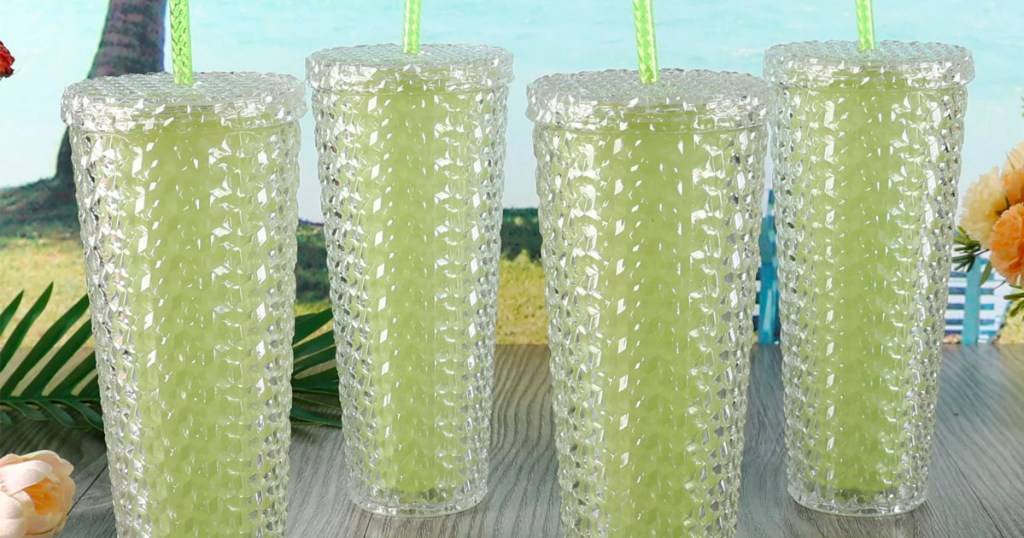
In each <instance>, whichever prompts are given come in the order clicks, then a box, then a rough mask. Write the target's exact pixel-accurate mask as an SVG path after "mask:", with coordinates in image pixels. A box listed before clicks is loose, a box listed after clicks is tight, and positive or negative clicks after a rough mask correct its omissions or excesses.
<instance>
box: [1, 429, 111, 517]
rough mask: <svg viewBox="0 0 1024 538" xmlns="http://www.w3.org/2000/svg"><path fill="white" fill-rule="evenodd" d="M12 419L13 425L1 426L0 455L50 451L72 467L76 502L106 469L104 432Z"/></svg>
mask: <svg viewBox="0 0 1024 538" xmlns="http://www.w3.org/2000/svg"><path fill="white" fill-rule="evenodd" d="M10 414H11V415H12V416H15V417H16V418H15V421H14V424H13V425H9V426H0V455H2V454H9V453H14V454H26V453H28V452H35V451H36V450H52V451H54V452H56V453H58V454H60V456H61V457H62V458H64V459H66V460H68V461H69V462H71V464H72V465H74V466H75V470H74V472H72V473H71V478H72V479H73V480H74V481H75V486H76V489H75V497H74V498H75V502H76V503H77V502H78V501H79V500H80V499H81V498H82V497H83V496H84V494H85V493H86V491H88V490H89V488H90V487H91V486H92V485H93V483H94V482H95V481H96V480H97V479H98V478H99V477H100V475H101V474H104V471H105V470H106V467H107V458H106V456H105V455H104V454H105V453H106V445H104V444H103V433H102V432H98V431H93V430H89V431H82V430H72V429H68V428H66V427H63V426H59V425H57V424H55V423H52V422H35V421H31V420H26V419H24V418H17V413H10Z"/></svg>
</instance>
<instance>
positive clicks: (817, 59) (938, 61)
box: [764, 41, 974, 90]
mask: <svg viewBox="0 0 1024 538" xmlns="http://www.w3.org/2000/svg"><path fill="white" fill-rule="evenodd" d="M764 77H765V78H766V79H768V80H769V81H771V82H774V83H777V84H781V85H785V86H797V87H804V88H827V87H830V88H837V89H839V88H842V89H865V90H886V89H900V88H914V89H941V88H952V87H957V86H963V85H965V84H967V83H968V82H970V81H971V79H973V78H974V59H973V58H972V57H971V52H970V51H969V50H967V49H965V48H964V47H961V46H958V45H947V44H944V43H921V42H917V41H911V42H907V41H882V42H880V43H879V44H878V45H877V46H876V47H875V48H874V49H872V50H869V51H861V50H860V47H859V46H858V45H857V43H856V42H855V41H804V42H800V43H789V44H786V45H775V46H774V47H772V48H770V49H768V51H767V52H766V53H765V56H764Z"/></svg>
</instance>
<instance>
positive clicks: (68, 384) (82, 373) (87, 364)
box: [53, 351, 99, 397]
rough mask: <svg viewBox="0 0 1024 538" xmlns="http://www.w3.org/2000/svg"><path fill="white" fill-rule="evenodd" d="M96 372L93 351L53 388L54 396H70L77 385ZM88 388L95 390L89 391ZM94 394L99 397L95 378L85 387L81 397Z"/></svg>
mask: <svg viewBox="0 0 1024 538" xmlns="http://www.w3.org/2000/svg"><path fill="white" fill-rule="evenodd" d="M95 371H96V352H95V351H93V352H92V353H90V354H89V355H88V356H87V357H86V358H84V359H82V362H81V363H79V365H78V366H76V367H75V369H74V370H72V371H71V373H70V374H68V375H67V377H65V378H64V381H61V382H60V384H59V385H57V386H56V387H54V388H53V393H54V394H71V391H73V390H75V387H77V386H78V385H79V383H81V382H82V381H85V378H87V377H89V375H91V374H92V373H93V372H95ZM90 388H95V390H94V391H92V392H91V391H90V390H89V389H90ZM92 394H95V395H96V396H97V397H98V396H99V385H98V384H97V381H96V378H93V380H92V383H90V384H89V385H88V386H86V387H85V388H84V389H82V391H81V396H90V395H92Z"/></svg>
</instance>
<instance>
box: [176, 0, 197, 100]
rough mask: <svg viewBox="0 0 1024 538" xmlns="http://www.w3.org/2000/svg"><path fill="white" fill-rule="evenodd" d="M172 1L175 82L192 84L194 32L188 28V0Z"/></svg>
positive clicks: (185, 84) (183, 84) (186, 84)
mask: <svg viewBox="0 0 1024 538" xmlns="http://www.w3.org/2000/svg"><path fill="white" fill-rule="evenodd" d="M170 1H171V8H170V10H171V11H170V13H171V54H172V56H173V60H172V61H171V65H172V66H173V68H174V83H175V84H179V85H182V86H191V85H192V82H193V77H192V32H190V31H189V28H188V0H170Z"/></svg>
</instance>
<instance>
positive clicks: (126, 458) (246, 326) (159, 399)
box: [64, 74, 304, 537]
mask: <svg viewBox="0 0 1024 538" xmlns="http://www.w3.org/2000/svg"><path fill="white" fill-rule="evenodd" d="M196 86H197V87H198V88H200V89H199V90H197V89H195V88H193V89H189V90H183V91H185V92H188V93H189V96H188V98H187V100H186V106H180V105H182V101H181V100H179V99H177V97H176V95H177V94H176V93H175V89H174V86H173V82H171V80H170V77H169V75H164V74H161V75H146V76H129V77H119V78H103V79H97V80H93V81H87V82H83V83H80V84H77V85H74V86H71V87H70V88H69V89H68V90H67V92H66V94H65V98H64V113H65V119H66V120H67V121H68V122H69V123H70V124H71V130H70V135H71V146H72V150H73V155H74V166H75V180H76V185H77V196H78V205H79V218H80V222H81V225H82V242H83V245H84V249H85V258H86V268H87V275H88V288H89V298H90V300H91V302H92V320H93V334H94V336H95V340H96V358H97V365H98V369H99V382H100V388H101V397H102V404H103V418H104V427H105V430H106V441H107V447H108V451H107V457H108V460H109V465H110V477H111V482H112V494H113V499H114V512H115V515H116V518H117V529H118V535H119V536H123V537H134V536H139V537H143V536H145V537H166V536H203V537H227V536H232V537H242V536H246V537H250V536H251V537H257V536H266V537H271V536H283V535H284V526H285V516H286V501H287V499H286V491H287V477H288V446H289V439H290V426H289V422H288V414H289V410H290V408H291V385H290V377H291V369H292V351H291V338H292V334H293V332H294V298H295V277H294V266H295V253H296V244H295V227H296V223H297V207H296V189H297V187H298V177H299V176H298V160H297V157H298V151H299V128H298V122H297V119H298V117H299V116H301V115H302V112H303V110H304V107H303V105H302V103H301V98H302V94H303V92H302V85H301V83H300V82H299V81H298V80H295V79H293V78H290V77H279V78H278V77H275V76H272V75H268V76H263V75H252V74H200V75H199V76H198V77H197V85H196ZM218 88H219V89H218ZM225 88H227V89H229V92H230V93H231V94H232V95H233V96H234V97H233V98H235V99H239V100H243V101H244V100H245V99H247V98H249V97H252V96H249V97H246V94H245V88H250V89H251V90H252V91H253V92H256V93H259V94H260V95H259V96H256V97H254V99H257V100H262V101H261V102H262V103H263V104H262V106H263V107H264V109H263V114H260V115H255V114H254V115H253V116H251V117H249V118H240V117H238V116H230V115H229V116H218V115H217V114H216V113H215V112H214V111H213V108H215V107H216V106H217V105H218V104H220V103H222V101H221V99H223V98H224V97H225V95H224V93H222V91H221V90H224V89H225ZM149 89H156V90H157V93H158V92H159V91H164V92H166V96H167V98H166V99H161V98H159V97H155V96H154V94H153V93H149V94H147V91H148V90H149ZM204 92H205V93H204ZM141 94H145V95H147V98H146V99H145V100H140V99H139V98H138V97H139V95H141ZM130 102H134V103H135V104H136V108H135V109H132V108H131V107H130V106H127V104H128V103H130ZM233 104H234V105H238V106H244V105H245V103H242V102H239V101H234V102H233ZM228 108H231V107H228ZM104 110H106V112H107V113H108V114H109V115H110V116H111V117H106V118H105V116H104V114H103V112H104ZM236 110H237V109H236ZM80 112H81V113H80ZM115 116H116V118H115ZM282 118H284V121H282ZM103 127H106V128H108V129H107V130H103V129H99V130H97V129H98V128H103Z"/></svg>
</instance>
